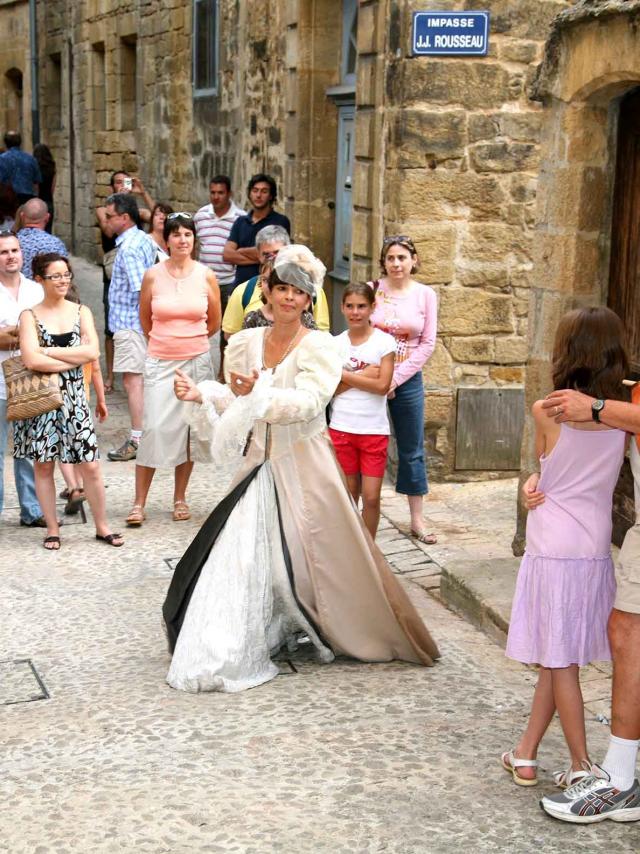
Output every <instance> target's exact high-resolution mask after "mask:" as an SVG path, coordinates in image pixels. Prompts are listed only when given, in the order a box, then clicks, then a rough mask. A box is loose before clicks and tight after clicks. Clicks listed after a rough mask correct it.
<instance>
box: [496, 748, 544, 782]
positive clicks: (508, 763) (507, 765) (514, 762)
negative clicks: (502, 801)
mask: <svg viewBox="0 0 640 854" xmlns="http://www.w3.org/2000/svg"><path fill="white" fill-rule="evenodd" d="M500 762H501V763H502V767H503V768H504V770H505V771H509V773H510V774H511V776H512V777H513V782H514V783H515V784H516V786H537V785H538V778H537V777H534V778H533V779H532V780H527V779H526V778H525V777H521V776H520V775H519V774H518V768H537V767H538V760H537V759H520V758H519V757H518V756H515V755H514V753H513V750H508V751H507V752H506V753H503V754H502V756H501V757H500Z"/></svg>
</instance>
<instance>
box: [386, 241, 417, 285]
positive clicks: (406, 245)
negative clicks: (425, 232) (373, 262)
mask: <svg viewBox="0 0 640 854" xmlns="http://www.w3.org/2000/svg"><path fill="white" fill-rule="evenodd" d="M392 246H402V248H403V249H406V250H407V252H408V253H409V255H411V256H414V255H415V259H416V260H415V261H414V262H413V265H412V267H411V273H412V274H413V273H416V272H417V271H418V264H419V261H418V253H417V252H416V247H415V244H414V242H413V240H412V239H411V238H410V237H408V236H407V235H406V234H393V235H390V236H389V237H385V239H384V240H383V241H382V248H381V249H380V272H381V273H382V275H383V276H384V274H385V273H386V272H387V268H386V266H385V261H386V260H387V254H388V253H389V250H390V249H391V247H392Z"/></svg>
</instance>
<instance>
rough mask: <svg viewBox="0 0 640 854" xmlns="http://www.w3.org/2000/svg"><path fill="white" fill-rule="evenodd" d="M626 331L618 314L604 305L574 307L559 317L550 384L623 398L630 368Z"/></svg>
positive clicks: (593, 395)
mask: <svg viewBox="0 0 640 854" xmlns="http://www.w3.org/2000/svg"><path fill="white" fill-rule="evenodd" d="M624 342H625V332H624V326H623V325H622V321H621V320H620V318H619V317H618V315H617V314H616V313H615V312H613V311H611V309H610V308H605V307H604V306H589V307H587V308H576V309H574V310H573V311H569V312H567V314H565V315H564V317H562V319H561V320H560V323H559V324H558V329H557V330H556V338H555V342H554V345H553V387H554V389H561V388H571V389H575V390H576V391H581V392H583V393H584V394H588V395H591V396H592V397H597V398H610V399H613V400H624V398H625V396H626V390H625V387H624V386H623V385H622V380H623V379H624V378H625V376H626V375H627V374H628V371H629V359H628V357H627V353H626V350H625V343H624Z"/></svg>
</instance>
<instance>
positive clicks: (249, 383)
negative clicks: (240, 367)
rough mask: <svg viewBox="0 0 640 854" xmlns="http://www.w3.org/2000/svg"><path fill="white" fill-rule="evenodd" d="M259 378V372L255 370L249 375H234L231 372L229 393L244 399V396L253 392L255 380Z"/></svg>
mask: <svg viewBox="0 0 640 854" xmlns="http://www.w3.org/2000/svg"><path fill="white" fill-rule="evenodd" d="M259 376H260V372H259V371H257V370H256V369H255V368H254V369H253V370H252V371H251V373H250V374H249V375H247V374H234V373H233V371H231V383H230V388H231V391H232V392H233V393H234V394H236V395H240V396H241V397H244V395H246V394H251V392H252V391H253V387H254V385H255V384H256V380H257V379H258V377H259Z"/></svg>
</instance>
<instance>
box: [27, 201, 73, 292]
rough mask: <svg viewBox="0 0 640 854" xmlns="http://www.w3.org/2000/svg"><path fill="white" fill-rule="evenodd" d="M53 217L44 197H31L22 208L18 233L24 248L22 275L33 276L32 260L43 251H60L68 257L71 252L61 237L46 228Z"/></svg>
mask: <svg viewBox="0 0 640 854" xmlns="http://www.w3.org/2000/svg"><path fill="white" fill-rule="evenodd" d="M50 218H51V214H50V213H49V209H48V208H47V203H46V202H43V201H42V199H29V201H28V202H25V204H24V205H23V208H22V221H23V223H24V228H21V229H20V231H19V232H18V234H17V235H16V236H17V238H18V241H19V242H20V249H22V275H23V276H26V277H27V278H28V279H30V278H31V262H32V261H33V259H34V258H35V257H36V255H40V254H41V253H42V252H58V253H59V254H60V255H64V257H65V258H66V257H67V255H68V254H69V253H68V252H67V247H66V246H65V245H64V243H63V242H62V241H61V240H60V238H59V237H54V236H53V234H49V233H48V232H47V230H46V228H47V223H48V222H49V220H50Z"/></svg>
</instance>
